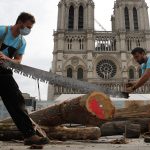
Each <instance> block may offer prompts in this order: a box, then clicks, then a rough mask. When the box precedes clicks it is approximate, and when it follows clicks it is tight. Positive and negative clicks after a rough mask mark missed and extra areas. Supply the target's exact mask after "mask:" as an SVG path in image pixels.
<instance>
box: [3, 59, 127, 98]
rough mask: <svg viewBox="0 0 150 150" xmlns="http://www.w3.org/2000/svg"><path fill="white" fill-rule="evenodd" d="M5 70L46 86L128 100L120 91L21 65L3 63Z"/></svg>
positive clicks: (8, 62)
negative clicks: (93, 92)
mask: <svg viewBox="0 0 150 150" xmlns="http://www.w3.org/2000/svg"><path fill="white" fill-rule="evenodd" d="M2 66H3V67H5V68H10V69H12V70H13V71H14V72H15V73H18V74H20V75H23V76H25V77H29V78H32V79H35V80H39V81H40V82H44V83H46V84H52V85H55V86H62V87H65V88H72V89H75V90H80V91H81V92H83V93H88V92H92V91H99V92H103V93H105V94H107V95H109V96H112V97H123V98H128V94H127V93H123V92H120V91H116V90H112V89H109V88H106V87H104V86H100V85H96V84H93V83H89V82H86V81H81V80H77V79H73V78H68V77H64V76H61V75H57V74H54V73H52V72H47V71H44V70H41V69H37V68H33V67H29V66H26V65H22V64H15V63H12V62H10V61H5V62H3V64H2Z"/></svg>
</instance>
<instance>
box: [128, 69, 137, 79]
mask: <svg viewBox="0 0 150 150" xmlns="http://www.w3.org/2000/svg"><path fill="white" fill-rule="evenodd" d="M128 75H129V79H135V68H134V67H133V66H131V67H129V69H128Z"/></svg>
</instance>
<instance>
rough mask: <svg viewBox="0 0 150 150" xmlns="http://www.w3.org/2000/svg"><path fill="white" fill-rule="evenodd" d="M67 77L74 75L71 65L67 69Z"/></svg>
mask: <svg viewBox="0 0 150 150" xmlns="http://www.w3.org/2000/svg"><path fill="white" fill-rule="evenodd" d="M67 77H69V78H72V77H73V70H72V68H70V67H69V68H68V69H67Z"/></svg>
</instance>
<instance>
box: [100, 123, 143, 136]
mask: <svg viewBox="0 0 150 150" xmlns="http://www.w3.org/2000/svg"><path fill="white" fill-rule="evenodd" d="M140 134H141V126H140V124H133V123H131V122H129V121H127V122H126V121H117V122H107V123H105V124H103V125H102V126H101V136H112V135H124V136H125V137H126V138H139V136H140Z"/></svg>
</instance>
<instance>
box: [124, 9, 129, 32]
mask: <svg viewBox="0 0 150 150" xmlns="http://www.w3.org/2000/svg"><path fill="white" fill-rule="evenodd" d="M124 16H125V29H126V30H127V31H128V30H130V21H129V10H128V7H125V8H124Z"/></svg>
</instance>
